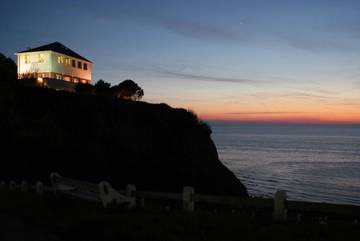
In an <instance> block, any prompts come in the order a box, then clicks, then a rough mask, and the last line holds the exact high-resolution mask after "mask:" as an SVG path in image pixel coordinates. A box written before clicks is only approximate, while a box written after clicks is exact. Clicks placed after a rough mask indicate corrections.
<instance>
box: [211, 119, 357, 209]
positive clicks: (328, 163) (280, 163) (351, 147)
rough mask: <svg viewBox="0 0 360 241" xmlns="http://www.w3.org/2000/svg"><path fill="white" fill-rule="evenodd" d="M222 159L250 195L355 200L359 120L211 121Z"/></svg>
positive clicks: (328, 200)
mask: <svg viewBox="0 0 360 241" xmlns="http://www.w3.org/2000/svg"><path fill="white" fill-rule="evenodd" d="M210 125H211V127H212V130H213V134H212V139H213V140H214V142H215V144H216V146H217V149H218V152H219V156H220V159H221V161H222V162H223V163H224V164H225V165H226V166H227V167H228V168H229V169H230V170H232V171H233V172H234V173H235V175H236V176H237V177H238V178H239V179H240V180H241V181H242V182H243V183H244V184H245V186H246V187H247V188H248V191H249V193H250V195H251V196H265V197H272V196H273V195H274V193H275V191H276V190H277V189H283V190H286V191H288V195H289V199H292V200H308V201H316V202H329V203H344V204H357V205H360V126H355V125H353V126H350V125H349V126H345V125H280V124H266V125H265V124H240V123H221V122H211V123H210Z"/></svg>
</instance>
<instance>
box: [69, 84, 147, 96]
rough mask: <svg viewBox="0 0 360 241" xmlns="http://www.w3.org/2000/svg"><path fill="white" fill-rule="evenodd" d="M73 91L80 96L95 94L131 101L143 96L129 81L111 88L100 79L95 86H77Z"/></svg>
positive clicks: (138, 88) (138, 87)
mask: <svg viewBox="0 0 360 241" xmlns="http://www.w3.org/2000/svg"><path fill="white" fill-rule="evenodd" d="M75 91H76V93H80V94H97V95H102V96H110V97H117V98H119V99H124V100H133V101H136V100H141V98H142V97H143V96H144V90H143V89H142V88H141V87H140V86H138V85H137V84H136V83H135V82H134V81H133V80H130V79H127V80H124V81H123V82H121V83H120V84H118V85H115V86H112V87H111V84H110V83H108V82H105V81H104V80H102V79H100V80H99V81H98V82H96V83H95V85H91V84H78V85H77V86H76V88H75Z"/></svg>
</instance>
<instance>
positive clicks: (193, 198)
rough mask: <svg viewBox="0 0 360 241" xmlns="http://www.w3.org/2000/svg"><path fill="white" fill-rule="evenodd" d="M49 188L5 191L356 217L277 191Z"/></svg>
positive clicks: (358, 212) (62, 184)
mask: <svg viewBox="0 0 360 241" xmlns="http://www.w3.org/2000/svg"><path fill="white" fill-rule="evenodd" d="M50 181H51V184H52V186H51V187H48V186H44V185H43V183H41V182H37V183H36V184H35V185H29V184H28V183H27V182H26V181H22V182H21V183H20V184H17V183H15V182H14V181H10V182H9V184H8V188H9V190H17V189H20V190H21V191H22V192H28V191H30V190H34V191H36V193H38V194H39V195H42V194H43V193H45V192H52V193H53V194H54V195H62V194H65V195H71V196H74V197H77V198H81V199H86V200H89V201H95V202H99V203H102V205H103V207H104V208H108V207H110V206H113V205H124V206H125V207H127V208H128V209H132V208H134V207H136V205H139V206H141V207H144V205H145V200H169V201H171V200H172V201H181V202H182V209H183V210H184V211H188V212H193V211H194V210H195V203H205V204H206V203H208V204H215V205H222V206H231V207H232V208H240V209H246V208H250V209H253V210H255V211H259V210H268V211H269V210H270V212H271V210H272V214H273V218H274V219H275V220H279V221H285V220H286V219H287V215H288V211H290V212H291V213H293V214H294V213H296V218H297V219H298V221H301V219H302V213H317V214H321V213H323V214H328V215H335V216H349V217H352V218H354V219H355V221H354V222H357V220H358V219H359V217H360V206H352V205H338V204H327V203H311V202H298V201H288V200H287V196H286V192H285V191H281V190H279V191H277V192H276V193H275V196H274V199H271V198H241V197H234V196H212V195H203V194H195V190H194V188H193V187H189V186H186V187H184V188H183V192H182V193H163V192H149V191H137V190H136V186H135V185H133V184H129V185H127V186H126V189H125V190H116V189H114V188H113V187H112V186H111V185H110V184H109V183H108V182H106V181H101V182H100V183H98V184H95V183H91V182H86V181H81V180H76V179H72V178H68V177H62V176H61V175H59V174H57V173H51V174H50ZM6 186H7V185H6V183H5V182H0V188H4V187H6ZM318 219H319V222H320V223H326V220H327V217H326V216H321V217H319V218H318Z"/></svg>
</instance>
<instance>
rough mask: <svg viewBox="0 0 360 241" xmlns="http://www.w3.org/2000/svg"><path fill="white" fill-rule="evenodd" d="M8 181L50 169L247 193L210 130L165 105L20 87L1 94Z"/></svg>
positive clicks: (154, 186)
mask: <svg viewBox="0 0 360 241" xmlns="http://www.w3.org/2000/svg"><path fill="white" fill-rule="evenodd" d="M0 115H1V116H2V117H1V120H0V131H1V133H2V134H1V136H0V140H1V143H2V144H1V145H2V150H3V151H2V152H3V153H2V155H3V158H1V159H2V161H1V165H2V168H1V169H0V175H1V176H2V177H3V178H5V179H15V180H22V179H27V180H34V181H36V180H48V176H49V173H50V172H52V171H56V172H59V173H60V174H61V175H63V176H68V177H73V178H78V179H81V180H88V181H93V182H98V181H101V180H104V179H105V180H107V181H109V182H110V183H111V184H112V185H113V186H115V187H118V188H123V187H124V186H125V185H126V184H128V183H133V184H136V186H137V187H138V189H139V190H152V191H169V192H180V191H181V190H182V188H183V187H184V186H186V185H190V186H193V187H194V188H195V191H196V192H197V193H204V194H219V195H238V196H248V194H247V190H246V188H245V186H244V185H243V184H242V183H241V182H240V181H239V180H238V179H237V178H236V177H235V176H234V174H233V173H232V172H230V171H229V170H228V169H227V168H226V167H225V166H224V165H223V164H222V163H221V162H220V161H219V158H218V154H217V150H216V147H215V145H214V143H213V141H212V140H211V136H210V135H211V130H210V128H209V127H208V126H207V125H206V124H205V123H203V122H201V121H199V120H198V118H197V117H196V115H194V114H193V113H191V112H189V111H186V110H185V109H174V108H171V107H169V106H168V105H166V104H149V103H145V102H133V101H123V100H119V99H115V98H110V97H103V96H96V95H81V94H73V93H67V92H61V91H54V90H50V89H42V88H29V87H21V88H20V87H18V88H15V89H12V90H11V91H10V92H7V94H6V95H3V94H2V97H1V99H0Z"/></svg>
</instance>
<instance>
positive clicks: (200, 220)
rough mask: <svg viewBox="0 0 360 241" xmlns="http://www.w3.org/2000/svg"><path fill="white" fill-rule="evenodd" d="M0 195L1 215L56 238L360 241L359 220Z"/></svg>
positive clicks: (164, 204)
mask: <svg viewBox="0 0 360 241" xmlns="http://www.w3.org/2000/svg"><path fill="white" fill-rule="evenodd" d="M0 195H1V198H0V215H1V213H2V214H3V215H4V214H6V215H7V216H14V217H17V218H19V219H21V220H24V222H25V223H26V225H25V226H27V227H29V226H30V227H33V228H36V229H42V230H44V231H46V232H47V233H51V234H52V235H54V236H56V237H57V238H59V240H77V241H79V240H93V241H102V240H126V241H131V240H143V241H152V240H154V241H155V240H156V241H161V240H170V241H173V240H174V241H177V240H186V241H192V240H214V241H215V240H216V241H221V240H360V228H359V224H355V223H353V222H350V221H344V220H342V221H338V220H331V219H329V221H328V223H327V224H325V225H321V224H319V222H318V220H317V219H310V218H309V219H307V220H305V219H304V220H303V221H298V220H296V219H291V218H290V220H289V221H288V222H283V223H281V222H274V221H273V220H272V218H271V213H257V212H253V211H250V210H240V209H237V210H234V209H225V208H221V207H210V206H200V207H199V206H198V209H197V211H196V212H194V213H186V212H182V211H180V210H179V208H178V207H179V206H180V204H179V203H161V204H159V203H146V204H147V205H146V206H147V208H145V209H137V210H132V211H128V210H124V209H122V208H121V207H118V208H113V209H109V210H104V209H103V208H102V207H101V206H100V205H99V204H97V203H90V202H84V201H80V200H75V199H70V198H66V197H60V198H55V197H54V196H52V195H50V194H49V195H44V196H39V195H36V194H34V193H20V192H10V191H1V193H0ZM165 207H166V208H165ZM2 222H6V220H2ZM0 225H1V223H0ZM2 226H3V225H2ZM3 227H4V226H3ZM5 231H6V230H2V232H5ZM0 235H1V232H0ZM39 235H42V234H39ZM0 239H1V236H0ZM29 240H30V239H29ZM38 240H44V238H42V237H39V239H38Z"/></svg>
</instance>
